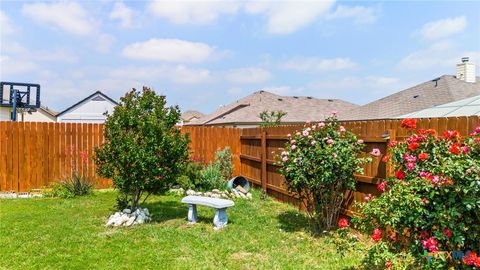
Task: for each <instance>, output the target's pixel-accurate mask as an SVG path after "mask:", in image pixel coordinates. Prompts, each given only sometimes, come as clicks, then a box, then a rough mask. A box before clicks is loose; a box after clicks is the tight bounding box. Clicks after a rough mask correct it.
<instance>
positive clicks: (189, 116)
mask: <svg viewBox="0 0 480 270" xmlns="http://www.w3.org/2000/svg"><path fill="white" fill-rule="evenodd" d="M203 116H205V114H203V113H201V112H199V111H192V110H189V111H185V112H183V113H182V116H181V118H182V120H181V122H180V125H185V124H188V123H190V122H192V121H196V120H198V119H200V118H201V117H203Z"/></svg>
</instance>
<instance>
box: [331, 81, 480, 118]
mask: <svg viewBox="0 0 480 270" xmlns="http://www.w3.org/2000/svg"><path fill="white" fill-rule="evenodd" d="M476 95H480V77H477V80H476V82H475V83H469V82H465V81H462V80H459V79H457V78H456V77H455V76H452V75H443V76H441V77H439V78H436V79H433V80H430V81H427V82H424V83H421V84H419V85H416V86H413V87H411V88H408V89H405V90H403V91H400V92H397V93H395V94H393V95H390V96H387V97H384V98H381V99H379V100H376V101H374V102H371V103H368V104H366V105H363V106H360V107H357V108H354V109H352V110H350V111H348V112H346V113H345V114H340V115H339V118H340V119H341V120H367V119H387V118H396V117H399V116H401V115H405V114H408V113H411V112H415V111H419V110H423V109H426V108H431V107H433V106H437V105H441V104H445V103H448V102H453V101H457V100H460V99H464V98H469V97H472V96H476Z"/></svg>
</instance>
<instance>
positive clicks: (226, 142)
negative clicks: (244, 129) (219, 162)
mask: <svg viewBox="0 0 480 270" xmlns="http://www.w3.org/2000/svg"><path fill="white" fill-rule="evenodd" d="M181 131H182V133H183V134H185V133H188V134H189V137H190V140H191V142H190V149H191V154H190V158H191V159H194V160H198V161H201V162H203V163H208V162H211V161H213V160H215V152H216V151H218V150H220V149H224V148H225V147H227V146H228V147H230V151H232V154H233V155H234V158H233V174H234V175H240V174H241V171H240V133H241V129H239V128H217V127H197V126H183V127H182V128H181Z"/></svg>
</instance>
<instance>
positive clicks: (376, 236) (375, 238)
mask: <svg viewBox="0 0 480 270" xmlns="http://www.w3.org/2000/svg"><path fill="white" fill-rule="evenodd" d="M381 239H382V230H380V229H375V230H373V234H372V240H373V241H374V242H378V241H380V240H381Z"/></svg>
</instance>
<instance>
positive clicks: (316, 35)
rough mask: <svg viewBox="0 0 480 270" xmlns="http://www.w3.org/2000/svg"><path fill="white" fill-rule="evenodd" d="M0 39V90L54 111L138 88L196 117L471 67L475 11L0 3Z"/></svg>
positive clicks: (421, 5)
mask: <svg viewBox="0 0 480 270" xmlns="http://www.w3.org/2000/svg"><path fill="white" fill-rule="evenodd" d="M0 31H1V43H0V78H1V80H2V81H18V82H32V83H40V84H41V86H42V103H43V105H46V106H48V107H50V108H52V109H54V110H57V111H60V110H62V109H65V108H66V107H68V106H70V105H72V104H73V103H75V102H77V101H78V100H80V99H81V98H84V97H85V96H87V95H89V94H91V93H92V92H94V91H96V90H101V91H103V92H105V93H106V94H108V95H110V96H111V97H113V98H115V99H117V98H119V97H120V96H121V95H123V94H124V93H125V92H126V91H128V90H129V89H131V88H132V87H136V88H140V87H141V86H143V85H146V86H150V87H151V88H153V89H154V90H155V91H157V93H161V94H165V95H166V96H167V99H168V101H169V103H170V104H178V105H180V107H181V109H182V110H188V109H196V110H200V111H202V112H204V113H210V112H212V111H213V110H215V109H216V108H218V106H220V105H224V104H228V103H230V102H232V101H234V100H237V99H239V98H241V97H243V96H246V95H248V94H250V93H252V92H253V91H257V90H260V89H264V90H267V91H271V92H274V93H278V94H281V95H299V96H314V97H318V98H340V99H344V100H347V101H350V102H354V103H357V104H365V103H367V102H370V101H373V100H375V99H378V98H380V97H383V96H385V95H388V94H391V93H393V92H396V91H399V90H402V89H404V88H406V87H409V86H413V85H415V84H417V83H420V82H423V81H427V80H431V79H433V78H435V77H438V76H441V75H443V74H454V72H455V64H456V63H457V62H459V61H460V58H461V57H463V56H470V58H471V60H472V61H474V62H475V63H477V64H478V65H480V2H478V1H477V2H474V1H469V2H459V1H455V2H453V1H452V2H445V1H442V2H433V1H423V2H410V1H399V2H390V1H388V2H372V1H368V2H359V1H355V2H353V1H347V2H342V1H339V2H335V1H304V2H300V1H295V2H287V1H262V2H250V1H215V2H207V1H202V2H200V1H195V2H187V1H171V2H168V1H152V2H149V1H131V2H129V1H123V2H122V1H116V2H115V1H78V2H74V1H68V2H66V1H61V2H55V1H49V2H32V1H28V2H20V1H15V2H13V1H11V2H10V1H2V2H0ZM477 70H478V68H477ZM477 74H478V71H477Z"/></svg>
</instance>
